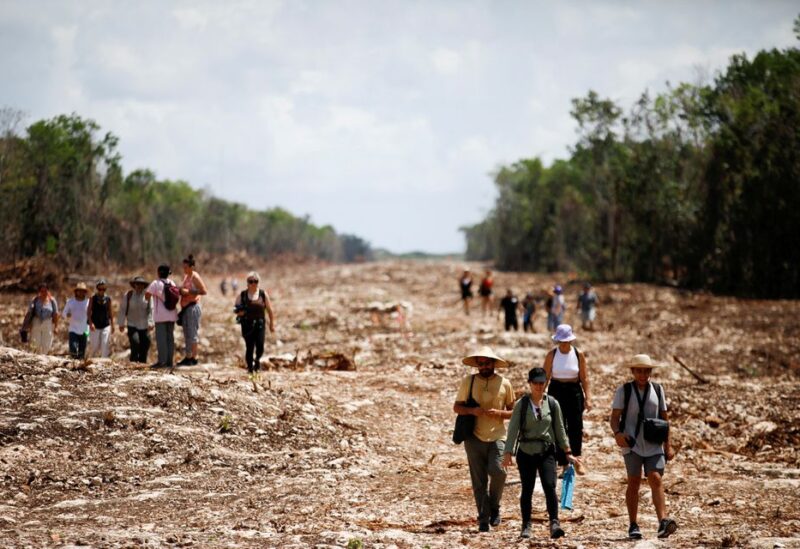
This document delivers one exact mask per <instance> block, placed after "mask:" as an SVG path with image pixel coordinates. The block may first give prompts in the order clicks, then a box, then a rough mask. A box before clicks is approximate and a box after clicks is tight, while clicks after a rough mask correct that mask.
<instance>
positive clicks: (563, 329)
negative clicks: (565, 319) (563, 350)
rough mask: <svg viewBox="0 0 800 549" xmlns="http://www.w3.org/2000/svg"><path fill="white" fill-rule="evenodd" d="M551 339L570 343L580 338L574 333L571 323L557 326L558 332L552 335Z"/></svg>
mask: <svg viewBox="0 0 800 549" xmlns="http://www.w3.org/2000/svg"><path fill="white" fill-rule="evenodd" d="M551 339H552V340H553V341H557V342H558V343H568V342H570V341H575V340H576V339H578V338H577V337H575V334H573V333H572V326H570V325H569V324H559V325H558V326H557V327H556V333H555V334H553V335H552V336H551Z"/></svg>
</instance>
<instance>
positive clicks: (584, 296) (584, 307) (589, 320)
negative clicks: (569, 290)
mask: <svg viewBox="0 0 800 549" xmlns="http://www.w3.org/2000/svg"><path fill="white" fill-rule="evenodd" d="M578 308H579V309H580V311H581V326H582V327H583V329H584V330H589V331H592V330H594V319H595V317H596V316H597V294H596V293H595V292H594V290H593V289H592V285H591V284H589V283H588V282H586V283H585V284H584V285H583V291H582V292H581V293H580V295H578Z"/></svg>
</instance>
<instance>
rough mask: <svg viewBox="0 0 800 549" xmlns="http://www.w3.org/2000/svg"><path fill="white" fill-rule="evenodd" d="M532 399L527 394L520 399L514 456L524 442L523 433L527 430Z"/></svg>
mask: <svg viewBox="0 0 800 549" xmlns="http://www.w3.org/2000/svg"><path fill="white" fill-rule="evenodd" d="M530 402H531V397H530V396H529V395H528V394H527V393H526V394H524V395H522V398H521V399H519V429H518V430H517V440H516V441H514V455H517V448H519V443H520V441H521V440H522V431H523V430H524V429H525V416H527V415H528V406H530Z"/></svg>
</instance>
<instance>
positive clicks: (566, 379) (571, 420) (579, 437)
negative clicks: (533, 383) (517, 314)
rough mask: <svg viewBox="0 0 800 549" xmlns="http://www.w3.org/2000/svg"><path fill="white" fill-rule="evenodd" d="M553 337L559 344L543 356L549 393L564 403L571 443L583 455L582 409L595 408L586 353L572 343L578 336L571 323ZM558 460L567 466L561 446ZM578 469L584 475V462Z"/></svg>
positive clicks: (562, 407)
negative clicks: (590, 388)
mask: <svg viewBox="0 0 800 549" xmlns="http://www.w3.org/2000/svg"><path fill="white" fill-rule="evenodd" d="M552 339H553V341H555V342H556V344H557V346H556V347H555V348H554V349H553V350H552V351H550V352H549V353H547V355H545V358H544V370H545V372H546V373H547V380H548V382H549V386H548V394H550V396H552V397H553V398H555V399H556V400H557V401H558V404H559V405H560V406H561V411H562V412H563V416H564V427H565V428H566V429H567V437H568V438H569V446H570V448H572V453H573V454H574V455H575V457H580V456H581V449H582V447H583V411H584V410H591V408H592V406H591V400H590V398H589V375H588V373H587V369H586V356H585V355H584V354H583V353H582V352H581V351H579V350H578V348H577V347H575V346H574V345H573V344H572V342H573V341H575V339H576V337H575V334H573V333H572V326H570V325H569V324H561V325H559V326H558V328H556V333H555V335H553V336H552ZM556 460H557V461H558V464H559V465H561V466H562V467H563V468H564V469H566V468H567V456H566V455H565V454H564V452H562V451H561V450H560V449H557V450H556ZM575 472H576V473H578V474H579V475H583V474H585V472H586V471H585V469H584V466H583V463H582V462H580V461H579V462H577V463H576V464H575Z"/></svg>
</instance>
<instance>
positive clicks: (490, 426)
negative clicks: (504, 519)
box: [453, 347, 515, 532]
mask: <svg viewBox="0 0 800 549" xmlns="http://www.w3.org/2000/svg"><path fill="white" fill-rule="evenodd" d="M462 362H463V363H464V364H466V365H467V366H472V367H475V368H478V373H477V374H472V375H469V376H466V377H464V379H462V380H461V385H460V387H459V389H458V395H457V396H456V402H455V404H454V405H453V411H454V412H455V413H456V414H459V415H473V416H475V429H474V431H473V433H472V436H471V437H468V438H467V439H466V440H465V441H464V449H465V450H466V452H467V461H468V462H469V473H470V478H471V480H472V493H473V495H474V496H475V505H476V507H477V508H478V524H479V528H478V529H479V531H480V532H488V531H489V526H490V525H491V526H493V527H497V526H499V525H500V501H501V499H502V497H503V488H504V486H505V482H506V472H505V471H504V470H503V467H502V460H503V449H504V447H505V437H506V428H505V424H504V420H506V419H508V418H510V417H511V411H512V410H513V408H514V401H515V398H514V389H513V387H512V386H511V382H510V381H509V380H508V379H506V378H505V377H503V376H501V375H499V374H496V373H495V368H502V367H505V366H507V365H508V363H507V362H506V361H505V360H503V359H502V358H500V357H499V356H497V355H496V354H494V352H493V351H492V349H490V348H489V347H483V348H481V349H480V350H479V351H477V352H475V353H473V354H471V355H469V356H467V357H465V358H464V359H463V360H462ZM470 397H471V399H472V400H474V402H476V403H477V406H474V405H473V406H468V405H467V403H468V401H470Z"/></svg>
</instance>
